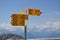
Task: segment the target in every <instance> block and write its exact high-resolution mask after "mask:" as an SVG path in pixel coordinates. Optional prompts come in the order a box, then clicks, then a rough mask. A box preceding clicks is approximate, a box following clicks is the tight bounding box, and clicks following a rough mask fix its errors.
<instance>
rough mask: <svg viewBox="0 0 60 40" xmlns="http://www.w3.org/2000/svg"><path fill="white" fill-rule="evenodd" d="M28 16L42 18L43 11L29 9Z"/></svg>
mask: <svg viewBox="0 0 60 40" xmlns="http://www.w3.org/2000/svg"><path fill="white" fill-rule="evenodd" d="M28 14H29V15H35V16H40V14H41V11H40V10H38V9H28Z"/></svg>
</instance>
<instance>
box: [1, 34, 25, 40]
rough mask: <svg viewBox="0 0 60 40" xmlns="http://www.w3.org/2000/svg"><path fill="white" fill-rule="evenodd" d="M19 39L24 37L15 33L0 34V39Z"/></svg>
mask: <svg viewBox="0 0 60 40" xmlns="http://www.w3.org/2000/svg"><path fill="white" fill-rule="evenodd" d="M20 39H24V38H23V37H21V36H19V35H16V34H3V35H0V40H20Z"/></svg>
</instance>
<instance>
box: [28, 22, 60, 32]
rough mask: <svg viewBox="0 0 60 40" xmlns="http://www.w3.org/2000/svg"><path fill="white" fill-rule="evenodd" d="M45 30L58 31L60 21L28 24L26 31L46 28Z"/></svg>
mask: <svg viewBox="0 0 60 40" xmlns="http://www.w3.org/2000/svg"><path fill="white" fill-rule="evenodd" d="M46 28H47V30H46V31H50V32H54V31H57V32H60V22H59V21H57V22H51V21H49V22H46V23H43V24H40V25H33V24H32V25H29V27H28V31H31V32H33V31H34V32H41V31H42V30H44V29H46Z"/></svg>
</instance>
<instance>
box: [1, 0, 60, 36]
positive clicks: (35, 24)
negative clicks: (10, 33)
mask: <svg viewBox="0 0 60 40" xmlns="http://www.w3.org/2000/svg"><path fill="white" fill-rule="evenodd" d="M25 8H35V9H40V10H41V12H42V14H41V16H29V20H28V28H29V31H31V29H32V31H33V32H35V33H36V30H37V34H40V33H41V32H40V31H39V30H41V29H42V30H44V29H45V28H48V29H47V30H50V31H51V29H52V30H53V29H54V31H56V30H55V29H59V28H60V0H0V26H1V28H7V27H5V26H9V27H8V28H7V29H9V28H10V26H12V25H10V22H11V17H10V16H11V15H12V14H13V13H16V14H19V12H20V10H24V9H25ZM2 26H4V27H2ZM46 26H47V27H46ZM50 26H51V27H50ZM57 26H58V27H57ZM12 28H14V27H11V28H10V29H9V30H11V29H12ZM14 29H16V30H17V29H18V28H14ZM22 29H23V28H22ZM0 30H1V29H0ZM16 30H15V31H16ZM29 31H28V32H29ZM32 31H31V32H32ZM54 31H53V32H54ZM57 31H59V30H57ZM31 32H30V33H31ZM33 32H32V33H33ZM46 32H47V31H44V32H42V35H43V33H45V34H46ZM14 33H16V32H14ZM22 33H23V31H22ZM22 33H21V34H22ZM58 33H60V32H58ZM16 34H19V33H16ZM48 35H50V34H49V32H48ZM59 35H60V34H59ZM36 36H38V35H36Z"/></svg>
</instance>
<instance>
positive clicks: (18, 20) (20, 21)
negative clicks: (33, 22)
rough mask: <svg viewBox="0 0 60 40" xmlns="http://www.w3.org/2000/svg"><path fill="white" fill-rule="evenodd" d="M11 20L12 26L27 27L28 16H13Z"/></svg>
mask: <svg viewBox="0 0 60 40" xmlns="http://www.w3.org/2000/svg"><path fill="white" fill-rule="evenodd" d="M11 18H12V20H11V24H12V25H13V26H25V20H28V15H25V14H24V15H23V14H12V16H11Z"/></svg>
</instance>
